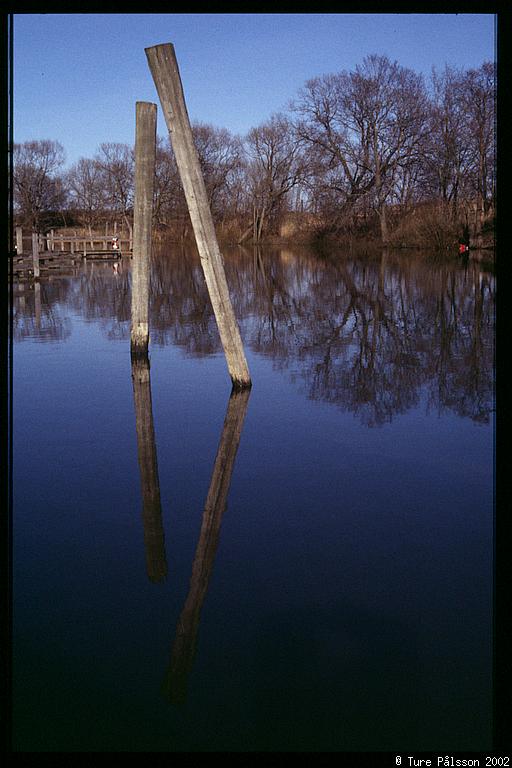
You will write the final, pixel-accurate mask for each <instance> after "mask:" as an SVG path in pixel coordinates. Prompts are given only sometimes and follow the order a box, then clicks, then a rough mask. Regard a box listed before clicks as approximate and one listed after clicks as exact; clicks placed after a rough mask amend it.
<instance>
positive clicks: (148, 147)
mask: <svg viewBox="0 0 512 768" xmlns="http://www.w3.org/2000/svg"><path fill="white" fill-rule="evenodd" d="M155 154H156V104H151V103H150V102H147V101H137V102H136V104H135V200H134V205H133V261H132V327H131V348H132V350H134V351H140V352H141V353H142V354H144V353H147V349H148V344H149V272H150V264H151V218H152V215H153V186H154V177H155Z"/></svg>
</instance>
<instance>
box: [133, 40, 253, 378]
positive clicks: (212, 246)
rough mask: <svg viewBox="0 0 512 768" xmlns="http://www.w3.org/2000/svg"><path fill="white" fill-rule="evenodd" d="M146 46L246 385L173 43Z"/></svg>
mask: <svg viewBox="0 0 512 768" xmlns="http://www.w3.org/2000/svg"><path fill="white" fill-rule="evenodd" d="M145 51H146V56H147V59H148V63H149V68H150V70H151V74H152V76H153V80H154V82H155V86H156V89H157V92H158V97H159V99H160V103H161V105H162V111H163V114H164V118H165V122H166V124H167V128H168V130H169V137H170V140H171V144H172V148H173V151H174V156H175V158H176V163H177V166H178V170H179V174H180V178H181V183H182V185H183V190H184V192H185V197H186V200H187V206H188V210H189V213H190V218H191V221H192V226H193V229H194V234H195V238H196V243H197V248H198V251H199V256H200V258H201V266H202V268H203V272H204V276H205V280H206V285H207V288H208V293H209V295H210V300H211V302H212V306H213V311H214V314H215V319H216V321H217V326H218V329H219V334H220V339H221V342H222V346H223V348H224V354H225V356H226V363H227V366H228V371H229V374H230V376H231V380H232V382H233V386H234V387H235V388H240V389H243V388H245V387H250V386H251V377H250V374H249V368H248V365H247V361H246V359H245V353H244V348H243V344H242V339H241V336H240V329H239V327H238V323H237V321H236V317H235V313H234V311H233V306H232V304H231V299H230V296H229V289H228V284H227V281H226V274H225V271H224V263H223V260H222V256H221V253H220V250H219V245H218V242H217V235H216V234H215V227H214V225H213V218H212V214H211V210H210V206H209V203H208V196H207V194H206V188H205V185H204V179H203V175H202V173H201V166H200V164H199V158H198V156H197V151H196V148H195V146H194V140H193V136H192V129H191V127H190V121H189V117H188V113H187V108H186V105H185V97H184V95H183V86H182V83H181V78H180V73H179V69H178V62H177V61H176V55H175V52H174V46H173V45H172V43H164V44H162V45H155V46H153V47H151V48H146V49H145Z"/></svg>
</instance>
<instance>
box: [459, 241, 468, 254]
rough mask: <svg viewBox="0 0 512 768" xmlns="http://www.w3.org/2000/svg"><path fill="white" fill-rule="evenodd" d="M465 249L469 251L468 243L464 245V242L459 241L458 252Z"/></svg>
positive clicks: (462, 251)
mask: <svg viewBox="0 0 512 768" xmlns="http://www.w3.org/2000/svg"><path fill="white" fill-rule="evenodd" d="M466 251H469V245H464V243H460V245H459V253H466Z"/></svg>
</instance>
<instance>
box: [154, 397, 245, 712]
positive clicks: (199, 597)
mask: <svg viewBox="0 0 512 768" xmlns="http://www.w3.org/2000/svg"><path fill="white" fill-rule="evenodd" d="M249 395H250V390H249V389H244V390H233V391H232V393H231V396H230V398H229V401H228V407H227V411H226V417H225V419H224V426H223V428H222V434H221V438H220V442H219V447H218V449H217V456H216V457H215V464H214V467H213V472H212V479H211V482H210V488H209V490H208V496H207V498H206V503H205V507H204V512H203V520H202V524H201V532H200V534H199V541H198V544H197V548H196V553H195V556H194V563H193V566H192V576H191V579H190V587H189V591H188V595H187V598H186V600H185V603H184V605H183V609H182V611H181V614H180V617H179V619H178V623H177V627H176V635H175V639H174V643H173V646H172V650H171V659H170V662H169V666H168V669H167V673H166V676H165V679H164V682H163V684H162V691H163V693H164V695H165V696H166V698H168V699H169V701H170V702H171V703H172V704H183V703H184V702H185V700H186V696H187V682H188V676H189V673H190V670H191V669H192V664H193V661H194V655H195V648H196V638H197V633H198V629H199V619H200V615H201V608H202V606H203V602H204V599H205V596H206V592H207V590H208V583H209V581H210V577H211V573H212V569H213V563H214V559H215V553H216V551H217V546H218V543H219V535H220V526H221V522H222V516H223V514H224V510H225V508H226V500H227V496H228V492H229V486H230V483H231V475H232V473H233V467H234V464H235V458H236V454H237V450H238V445H239V443H240V435H241V433H242V427H243V423H244V419H245V414H246V412H247V405H248V402H249Z"/></svg>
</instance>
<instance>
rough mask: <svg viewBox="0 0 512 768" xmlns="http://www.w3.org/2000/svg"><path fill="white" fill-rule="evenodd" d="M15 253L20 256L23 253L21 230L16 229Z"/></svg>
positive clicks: (20, 228) (19, 228)
mask: <svg viewBox="0 0 512 768" xmlns="http://www.w3.org/2000/svg"><path fill="white" fill-rule="evenodd" d="M16 253H17V254H18V256H21V254H22V253H23V229H22V227H16Z"/></svg>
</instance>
